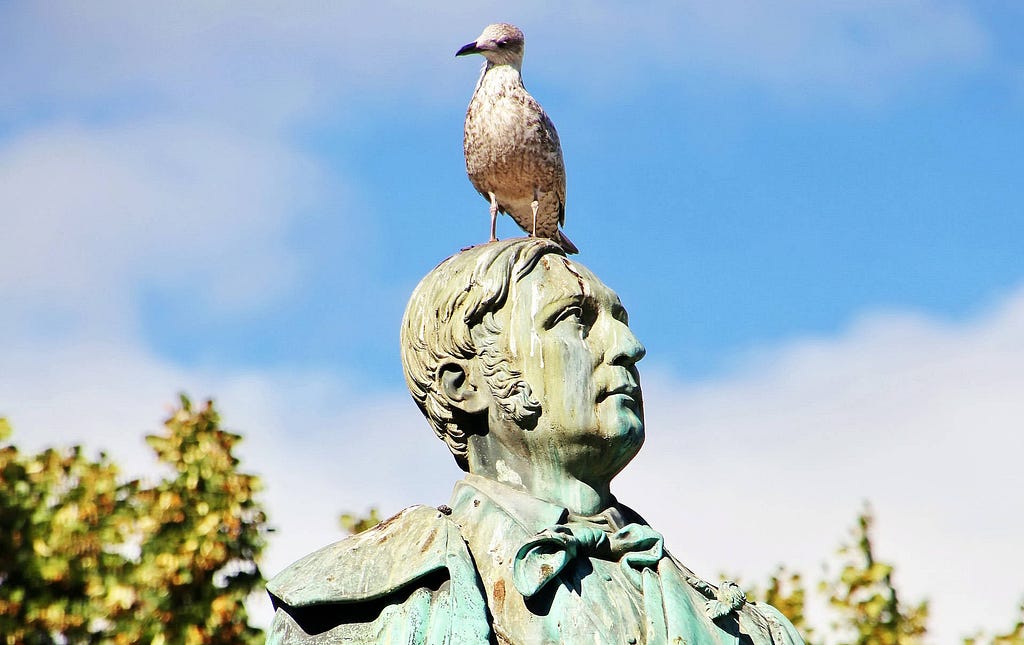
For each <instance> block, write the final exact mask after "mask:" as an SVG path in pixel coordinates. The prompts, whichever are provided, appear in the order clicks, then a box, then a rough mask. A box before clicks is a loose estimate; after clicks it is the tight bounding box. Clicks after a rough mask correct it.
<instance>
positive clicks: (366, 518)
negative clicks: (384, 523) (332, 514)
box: [338, 507, 381, 534]
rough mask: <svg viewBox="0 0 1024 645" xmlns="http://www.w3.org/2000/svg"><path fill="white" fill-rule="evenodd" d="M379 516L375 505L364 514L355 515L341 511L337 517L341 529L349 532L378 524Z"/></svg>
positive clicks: (359, 530)
mask: <svg viewBox="0 0 1024 645" xmlns="http://www.w3.org/2000/svg"><path fill="white" fill-rule="evenodd" d="M380 520H381V517H380V515H378V514H377V507H373V508H371V509H370V512H369V513H367V514H366V515H357V514H355V513H343V514H342V515H341V517H339V518H338V522H339V523H340V524H341V529H342V530H343V531H345V532H346V533H349V534H354V533H362V532H363V531H366V530H368V529H372V528H373V527H375V526H377V525H378V524H380Z"/></svg>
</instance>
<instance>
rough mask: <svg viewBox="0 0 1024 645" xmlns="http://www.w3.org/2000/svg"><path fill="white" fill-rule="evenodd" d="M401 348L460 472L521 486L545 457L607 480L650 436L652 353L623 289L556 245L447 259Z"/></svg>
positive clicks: (413, 314) (529, 244)
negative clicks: (646, 405) (644, 378)
mask: <svg viewBox="0 0 1024 645" xmlns="http://www.w3.org/2000/svg"><path fill="white" fill-rule="evenodd" d="M401 343H402V364H403V367H404V369H405V376H406V382H407V384H408V385H409V389H410V391H411V392H412V395H413V398H414V399H415V400H416V402H417V404H418V405H419V407H420V409H421V410H422V412H423V414H424V415H425V416H426V417H427V419H428V420H429V421H430V424H431V426H432V427H433V429H434V432H435V433H437V435H438V436H439V437H440V438H441V439H442V440H444V441H445V443H447V444H448V447H449V449H450V450H451V452H452V454H453V455H454V456H455V459H456V461H457V462H458V464H459V466H460V467H461V468H462V469H463V470H470V471H473V470H474V466H475V467H476V468H483V469H489V470H491V471H493V470H494V469H498V470H499V471H500V470H501V469H502V468H505V469H506V470H510V471H516V472H510V473H509V476H510V477H511V479H512V483H522V482H521V481H520V482H517V481H516V478H518V477H521V476H522V473H523V472H524V471H526V470H529V466H530V465H532V464H534V463H535V462H543V461H545V460H547V461H550V462H552V463H555V462H557V464H558V466H559V467H565V468H569V469H573V468H576V469H577V470H578V469H592V470H593V471H594V473H595V475H596V476H598V477H606V478H607V479H608V480H610V479H611V477H612V476H613V475H614V474H615V473H617V472H618V471H619V470H621V468H622V467H623V466H625V464H626V463H628V461H629V460H630V459H632V457H633V456H634V455H635V454H636V452H637V451H638V450H639V448H640V445H641V444H642V442H643V403H642V396H641V392H640V386H639V375H638V373H637V370H636V366H635V364H636V362H637V361H638V360H640V358H642V357H643V354H644V348H643V346H642V345H641V344H640V342H639V341H638V340H637V339H636V337H635V336H634V335H633V334H632V332H631V331H630V329H629V326H628V323H627V319H626V313H625V310H624V309H623V307H622V305H621V303H620V302H619V299H618V297H617V296H616V295H615V293H614V292H613V291H612V290H611V289H609V288H608V287H607V286H605V285H604V283H602V282H601V281H600V280H599V279H598V278H597V276H595V275H594V274H593V273H592V272H590V271H589V270H588V269H587V268H586V267H583V266H582V265H579V264H576V263H573V262H571V261H569V260H568V259H567V258H566V257H565V255H564V253H563V251H562V249H561V247H560V246H558V245H557V244H556V243H554V242H552V241H550V240H547V239H543V238H515V239H510V240H504V241H501V242H492V243H489V244H484V245H480V246H476V247H472V248H470V249H467V250H465V251H462V252H461V253H458V254H456V255H454V256H452V257H450V258H448V259H447V260H445V261H444V262H442V263H441V264H439V265H438V266H437V267H436V268H435V269H434V270H433V271H431V272H430V273H429V274H428V275H427V276H426V277H425V278H424V279H423V280H422V281H421V282H420V284H419V286H417V287H416V290H415V291H414V292H413V295H412V297H411V299H410V301H409V305H408V307H407V308H406V312H405V316H404V318H403V321H402V333H401ZM498 461H500V462H501V463H498ZM517 463H518V464H519V465H520V466H521V467H518V468H517V467H516V464H517ZM508 464H512V466H508ZM524 464H525V466H524Z"/></svg>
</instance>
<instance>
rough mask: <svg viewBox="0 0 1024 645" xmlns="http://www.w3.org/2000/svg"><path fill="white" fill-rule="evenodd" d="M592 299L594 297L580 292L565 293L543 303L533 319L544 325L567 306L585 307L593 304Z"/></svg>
mask: <svg viewBox="0 0 1024 645" xmlns="http://www.w3.org/2000/svg"><path fill="white" fill-rule="evenodd" d="M593 300H594V299H593V298H592V297H590V296H585V295H583V294H582V293H566V294H565V295H563V296H562V297H560V298H558V299H557V300H554V301H552V302H549V303H548V304H546V305H544V307H542V308H541V310H540V311H539V312H537V315H536V316H535V318H534V319H535V320H536V321H538V322H540V323H541V324H542V325H544V326H545V327H546V326H548V324H549V323H550V322H551V321H552V320H553V319H554V318H555V317H556V316H558V315H559V314H560V313H562V312H563V311H565V310H566V309H568V308H569V307H585V306H589V305H593V304H594V303H593Z"/></svg>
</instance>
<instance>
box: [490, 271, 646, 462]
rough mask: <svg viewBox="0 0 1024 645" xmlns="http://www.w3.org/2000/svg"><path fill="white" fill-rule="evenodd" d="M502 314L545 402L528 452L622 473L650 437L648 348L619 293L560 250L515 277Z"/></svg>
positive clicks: (517, 361)
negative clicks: (643, 385) (643, 380)
mask: <svg viewBox="0 0 1024 645" xmlns="http://www.w3.org/2000/svg"><path fill="white" fill-rule="evenodd" d="M498 315H499V316H501V317H502V318H504V320H502V323H503V328H504V330H505V334H504V336H505V338H506V339H507V343H508V351H509V354H510V355H511V359H512V362H513V364H514V365H516V366H517V367H518V369H520V370H521V372H522V376H523V378H524V379H525V380H526V382H527V383H529V385H530V388H531V389H532V390H533V395H534V397H535V398H536V399H537V400H539V401H540V403H541V406H542V411H541V416H540V418H539V419H538V422H537V426H536V427H535V428H533V429H531V430H528V431H523V430H518V432H519V435H520V436H519V441H524V442H525V443H526V445H525V446H523V447H524V448H526V449H527V452H526V454H528V455H530V458H531V459H533V460H537V459H551V460H553V461H557V462H558V463H559V464H560V465H561V466H562V467H564V468H569V469H572V470H574V471H576V472H577V474H583V473H580V472H579V471H580V469H581V468H583V469H589V470H590V471H592V474H594V475H597V476H606V477H608V478H610V477H612V476H614V474H615V473H617V472H618V471H619V470H621V469H622V467H623V466H625V465H626V464H627V463H628V462H629V460H630V459H632V458H633V456H635V455H636V453H637V451H639V449H640V446H641V444H642V443H643V438H644V424H643V399H642V394H641V392H640V384H639V373H638V372H637V369H636V362H637V361H638V360H640V359H641V358H642V357H643V355H644V353H645V350H644V347H643V345H642V344H641V343H640V341H639V340H637V338H636V336H634V335H633V332H632V331H630V329H629V326H628V324H627V318H626V311H625V309H624V308H623V307H622V303H621V302H620V301H619V298H618V296H617V295H616V294H615V292H614V291H612V290H611V289H609V288H608V287H607V286H605V284H604V283H602V282H601V281H600V280H599V279H598V278H597V276H595V275H594V274H593V273H591V272H590V271H589V270H588V269H587V268H585V267H583V266H580V265H578V264H574V263H571V262H569V261H568V260H566V259H565V258H563V257H561V256H557V255H553V254H552V255H548V256H545V257H544V258H542V259H541V261H540V263H538V265H537V266H536V267H535V268H534V269H533V271H531V272H530V273H529V274H528V275H527V276H525V277H524V278H523V279H522V280H520V281H519V282H517V283H515V284H514V285H512V287H511V292H510V294H509V304H507V305H506V306H505V307H504V308H503V310H502V311H501V312H499V313H498Z"/></svg>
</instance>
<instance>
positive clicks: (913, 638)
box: [821, 508, 928, 645]
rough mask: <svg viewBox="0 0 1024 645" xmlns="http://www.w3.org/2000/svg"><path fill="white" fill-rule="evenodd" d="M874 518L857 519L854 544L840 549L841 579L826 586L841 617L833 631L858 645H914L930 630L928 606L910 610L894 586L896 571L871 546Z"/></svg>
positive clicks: (866, 515) (865, 514)
mask: <svg viewBox="0 0 1024 645" xmlns="http://www.w3.org/2000/svg"><path fill="white" fill-rule="evenodd" d="M873 522H874V517H873V516H872V514H871V510H870V508H865V509H864V511H863V512H862V513H861V514H860V516H858V518H857V525H856V526H855V527H854V530H853V542H852V543H849V544H845V545H843V546H842V547H840V549H839V556H840V558H841V560H842V568H841V569H840V570H839V577H838V578H837V579H834V580H830V581H825V582H823V583H822V585H821V588H822V591H824V592H826V593H827V594H828V601H829V604H830V606H831V607H832V608H833V609H834V610H835V611H836V613H837V614H838V620H837V621H836V622H835V623H834V624H833V628H834V629H835V630H836V631H837V632H838V633H839V634H841V635H843V636H844V637H845V638H848V639H850V640H843V641H842V642H844V643H846V642H849V643H856V645H915V644H916V643H919V642H920V641H921V639H922V638H923V637H924V634H925V632H926V630H927V621H928V602H927V601H924V602H921V603H920V604H917V605H912V606H907V605H906V604H905V603H903V602H901V601H900V599H899V595H898V594H897V592H896V587H895V586H894V585H893V582H892V573H893V567H892V565H890V564H887V563H884V562H879V561H878V560H877V559H876V558H875V555H874V550H873V547H872V542H871V525H872V523H873Z"/></svg>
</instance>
